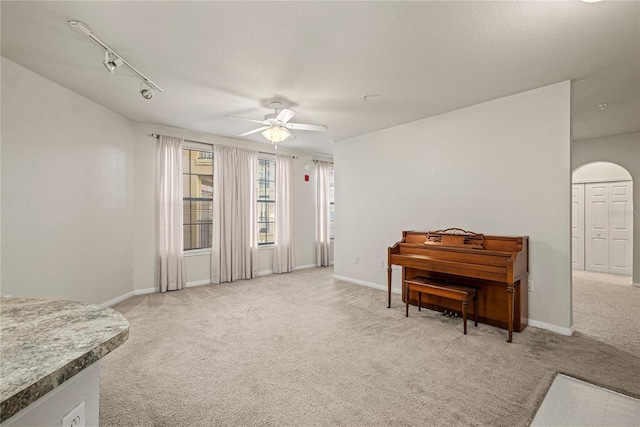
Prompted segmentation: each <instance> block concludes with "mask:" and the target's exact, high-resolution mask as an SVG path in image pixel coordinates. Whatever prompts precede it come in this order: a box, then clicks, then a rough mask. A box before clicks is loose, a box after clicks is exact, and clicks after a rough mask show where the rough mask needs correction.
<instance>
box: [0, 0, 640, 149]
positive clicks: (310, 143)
mask: <svg viewBox="0 0 640 427" xmlns="http://www.w3.org/2000/svg"><path fill="white" fill-rule="evenodd" d="M639 6H640V4H639V3H638V2H601V3H584V2H580V1H569V2H533V1H531V2H520V1H519V2H453V1H452V2H237V1H236V2H153V1H151V2H88V1H83V2H9V1H3V2H2V3H1V7H2V10H1V13H2V26H1V30H2V55H3V56H5V57H6V58H9V59H11V60H12V61H15V62H17V63H19V64H21V65H23V66H25V67H27V68H29V69H31V70H33V71H35V72H37V73H39V74H41V75H43V76H45V77H47V78H49V79H51V80H53V81H55V82H57V83H59V84H61V85H63V86H65V87H68V88H69V89H71V90H73V91H76V92H78V93H80V94H82V95H84V96H86V97H88V98H90V99H92V100H94V101H96V102H98V103H100V104H102V105H104V106H106V107H108V108H110V109H111V110H113V111H116V112H117V113H119V114H121V115H122V116H124V117H126V118H128V119H130V120H133V121H136V122H144V123H158V124H163V125H167V126H173V127H179V128H185V129H190V130H195V131H201V132H206V133H212V134H217V135H224V136H232V137H233V136H236V135H238V134H240V133H242V132H245V131H247V130H250V129H252V128H253V124H252V123H249V122H243V121H239V120H234V119H230V118H225V115H226V114H233V115H240V116H244V117H249V118H254V119H261V118H262V117H263V116H264V115H265V114H267V113H269V112H270V110H269V109H268V103H269V101H270V100H272V99H278V100H280V101H282V102H283V104H284V106H285V107H289V108H292V109H294V110H296V111H297V112H298V115H297V116H296V117H295V118H294V120H293V121H295V122H306V123H322V124H326V125H328V126H329V132H328V133H327V134H320V133H312V132H304V131H298V132H297V133H296V134H297V136H298V139H297V140H296V141H294V142H290V143H285V144H283V145H291V146H293V145H295V146H298V147H300V148H302V149H305V150H307V151H310V152H315V153H331V152H332V143H333V142H334V141H340V140H343V139H345V138H349V137H353V136H357V135H361V134H365V133H369V132H373V131H376V130H379V129H384V128H387V127H391V126H395V125H399V124H402V123H407V122H410V121H413V120H417V119H421V118H425V117H429V116H433V115H436V114H441V113H444V112H447V111H452V110H456V109H459V108H462V107H465V106H469V105H473V104H477V103H479V102H483V101H487V100H491V99H495V98H499V97H502V96H506V95H511V94H515V93H519V92H522V91H526V90H529V89H534V88H537V87H540V86H544V85H548V84H552V83H557V82H560V81H563V80H567V79H572V80H573V81H574V92H573V98H574V99H573V137H574V139H586V138H594V137H600V136H607V135H615V134H621V133H628V132H633V131H638V130H640V128H639V116H640V109H639V103H640V100H639V99H640V86H639V85H640V83H639V82H640V71H639V70H640V30H639V19H640V7H639ZM70 19H76V20H81V21H84V22H86V23H87V24H88V25H89V26H90V27H92V28H93V30H94V31H95V32H96V34H97V35H98V36H99V37H100V38H101V39H102V40H103V41H105V42H106V43H108V44H109V45H111V47H113V48H114V49H115V50H116V51H118V52H119V53H120V54H121V55H122V56H123V57H124V58H125V59H127V60H128V61H130V62H131V63H132V64H133V65H134V66H135V67H136V68H138V69H139V70H140V71H141V72H142V73H144V74H146V75H147V76H148V77H149V78H150V79H152V80H153V81H154V82H155V83H157V84H158V85H159V86H160V87H162V88H163V89H164V92H163V93H162V94H157V95H156V96H154V98H153V99H152V100H150V101H146V100H144V99H142V97H141V96H140V95H139V93H138V91H139V90H140V82H139V80H138V79H137V78H136V77H135V76H133V75H132V74H131V73H129V72H128V71H127V70H124V69H122V68H120V69H118V70H117V71H116V73H115V74H114V75H110V74H109V73H108V72H107V71H106V70H105V69H104V67H103V65H102V63H101V61H102V59H103V56H102V51H101V49H100V48H99V47H98V46H97V45H95V44H93V43H92V42H91V41H90V40H89V39H88V38H86V37H85V36H83V35H81V34H80V33H78V32H77V31H74V30H73V29H71V28H70V27H69V26H68V25H67V23H66V21H67V20H70ZM365 94H375V95H378V96H377V97H374V98H370V99H369V100H368V101H366V102H365V101H363V100H362V98H361V96H362V95H365ZM602 103H607V104H608V107H607V108H606V109H605V110H601V109H599V108H598V104H602ZM248 139H252V140H255V141H264V140H263V139H262V137H261V136H260V135H259V134H257V135H253V136H251V137H249V138H248Z"/></svg>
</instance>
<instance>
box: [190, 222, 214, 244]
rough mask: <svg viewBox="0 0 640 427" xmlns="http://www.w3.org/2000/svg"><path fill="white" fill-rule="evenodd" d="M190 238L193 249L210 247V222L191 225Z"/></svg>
mask: <svg viewBox="0 0 640 427" xmlns="http://www.w3.org/2000/svg"><path fill="white" fill-rule="evenodd" d="M191 239H192V246H193V249H201V248H210V247H211V224H198V225H192V226H191Z"/></svg>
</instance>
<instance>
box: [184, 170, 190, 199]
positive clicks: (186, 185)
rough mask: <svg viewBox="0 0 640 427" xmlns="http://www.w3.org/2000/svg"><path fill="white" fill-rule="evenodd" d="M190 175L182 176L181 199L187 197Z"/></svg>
mask: <svg viewBox="0 0 640 427" xmlns="http://www.w3.org/2000/svg"><path fill="white" fill-rule="evenodd" d="M189 176H190V175H187V174H182V197H183V198H186V197H189V195H190V194H189V191H190V190H189V188H190V187H189V180H190V178H189Z"/></svg>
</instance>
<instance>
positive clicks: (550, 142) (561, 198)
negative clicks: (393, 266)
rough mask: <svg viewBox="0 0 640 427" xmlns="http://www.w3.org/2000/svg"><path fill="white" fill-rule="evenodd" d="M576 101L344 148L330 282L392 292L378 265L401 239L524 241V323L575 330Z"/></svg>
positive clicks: (463, 118) (543, 100) (469, 112)
mask: <svg viewBox="0 0 640 427" xmlns="http://www.w3.org/2000/svg"><path fill="white" fill-rule="evenodd" d="M570 90H571V89H570V82H568V81H566V82H562V83H558V84H555V85H551V86H547V87H543V88H539V89H536V90H532V91H529V92H525V93H521V94H518V95H513V96H509V97H506V98H501V99H497V100H494V101H490V102H486V103H483V104H478V105H475V106H472V107H468V108H465V109H462V110H457V111H453V112H450V113H446V114H442V115H439V116H435V117H431V118H427V119H424V120H419V121H416V122H412V123H408V124H404V125H401V126H397V127H394V128H390V129H386V130H382V131H379V132H375V133H371V134H368V135H363V136H360V137H356V138H352V139H349V140H345V141H341V142H339V143H337V144H336V146H335V153H334V159H335V170H336V172H335V173H336V206H337V208H336V215H337V217H336V236H337V237H336V248H335V249H336V259H335V274H336V275H337V276H342V277H347V278H350V279H352V280H353V279H355V280H357V281H361V282H367V283H371V284H375V285H379V286H380V285H382V286H386V266H380V261H384V262H383V264H384V263H386V252H387V247H388V246H391V245H393V244H394V243H395V242H397V241H398V240H400V239H401V237H402V235H401V232H402V230H412V229H414V230H423V231H427V230H437V229H442V228H447V227H461V228H464V229H468V230H472V231H475V232H481V233H485V234H497V235H528V236H530V270H529V271H530V276H529V277H530V280H533V281H534V283H535V286H534V291H533V292H532V293H530V294H529V318H530V319H531V320H533V321H534V322H535V324H537V325H538V326H543V327H549V328H552V329H560V330H563V331H568V328H570V327H571V273H570V271H571V263H570V253H569V252H570V235H569V231H570V183H571V176H570V169H569V167H570V165H569V163H570V160H569V146H570ZM355 257H359V259H360V262H359V263H358V264H356V263H354V259H355ZM399 276H400V274H399V272H396V273H395V284H394V285H395V287H396V288H398V287H399V286H400V281H399ZM385 298H386V297H384V296H383V295H382V294H381V298H380V307H384V306H385ZM395 301H396V304H398V301H399V299H398V297H396V299H395Z"/></svg>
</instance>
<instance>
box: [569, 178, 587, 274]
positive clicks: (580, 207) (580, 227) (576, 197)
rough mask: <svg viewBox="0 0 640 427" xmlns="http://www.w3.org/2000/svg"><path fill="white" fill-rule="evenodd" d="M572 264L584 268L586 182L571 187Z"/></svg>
mask: <svg viewBox="0 0 640 427" xmlns="http://www.w3.org/2000/svg"><path fill="white" fill-rule="evenodd" d="M571 266H572V268H573V269H574V270H584V184H573V186H572V187H571Z"/></svg>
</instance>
